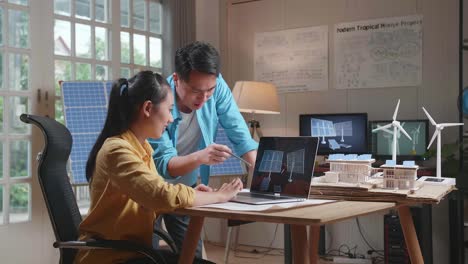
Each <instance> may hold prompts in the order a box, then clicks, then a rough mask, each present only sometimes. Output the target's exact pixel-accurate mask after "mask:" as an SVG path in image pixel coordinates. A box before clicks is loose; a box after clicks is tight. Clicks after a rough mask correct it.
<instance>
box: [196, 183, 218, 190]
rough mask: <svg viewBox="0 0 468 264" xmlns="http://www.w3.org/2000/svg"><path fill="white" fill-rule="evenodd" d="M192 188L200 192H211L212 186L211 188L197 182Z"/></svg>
mask: <svg viewBox="0 0 468 264" xmlns="http://www.w3.org/2000/svg"><path fill="white" fill-rule="evenodd" d="M194 189H195V190H197V191H200V192H212V191H213V188H211V187H210V186H206V185H205V184H199V185H197V186H196V187H195V188H194Z"/></svg>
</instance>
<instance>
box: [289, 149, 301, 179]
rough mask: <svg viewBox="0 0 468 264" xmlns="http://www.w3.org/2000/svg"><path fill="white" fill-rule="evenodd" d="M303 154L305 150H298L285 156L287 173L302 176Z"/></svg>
mask: <svg viewBox="0 0 468 264" xmlns="http://www.w3.org/2000/svg"><path fill="white" fill-rule="evenodd" d="M304 153H305V149H300V150H297V151H294V152H290V153H287V154H286V159H287V171H288V172H295V173H302V174H304Z"/></svg>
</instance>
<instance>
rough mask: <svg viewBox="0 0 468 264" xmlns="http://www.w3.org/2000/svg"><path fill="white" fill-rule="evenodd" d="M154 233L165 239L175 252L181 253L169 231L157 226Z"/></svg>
mask: <svg viewBox="0 0 468 264" xmlns="http://www.w3.org/2000/svg"><path fill="white" fill-rule="evenodd" d="M153 233H155V234H156V235H157V236H159V237H160V238H162V240H164V241H165V242H166V243H167V244H168V245H169V247H170V248H171V250H172V252H173V253H174V254H179V250H178V249H177V246H176V244H175V242H174V240H173V239H172V238H171V236H170V235H169V233H167V232H166V231H164V230H162V229H161V228H157V227H155V228H154V230H153Z"/></svg>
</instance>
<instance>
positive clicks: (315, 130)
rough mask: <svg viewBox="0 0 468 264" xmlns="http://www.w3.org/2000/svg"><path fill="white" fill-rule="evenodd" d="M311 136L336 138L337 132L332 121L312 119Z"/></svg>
mask: <svg viewBox="0 0 468 264" xmlns="http://www.w3.org/2000/svg"><path fill="white" fill-rule="evenodd" d="M310 128H311V136H313V137H335V136H336V131H335V126H334V125H333V122H332V121H328V120H324V119H317V118H312V119H311V123H310Z"/></svg>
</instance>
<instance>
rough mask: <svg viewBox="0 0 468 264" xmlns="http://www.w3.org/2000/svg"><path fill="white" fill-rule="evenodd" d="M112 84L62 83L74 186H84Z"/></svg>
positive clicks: (104, 117) (103, 120)
mask: <svg viewBox="0 0 468 264" xmlns="http://www.w3.org/2000/svg"><path fill="white" fill-rule="evenodd" d="M111 87H112V82H63V83H62V96H63V111H64V116H65V124H66V126H67V128H68V129H69V130H70V133H71V134H72V137H73V146H72V152H71V154H70V165H71V175H72V179H73V182H74V183H86V176H85V168H86V161H87V160H88V155H89V152H90V151H91V148H92V146H93V145H94V143H95V142H96V138H97V137H98V135H99V133H100V132H101V129H102V127H103V125H104V122H105V119H106V115H107V102H108V100H109V95H110V90H111Z"/></svg>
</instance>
